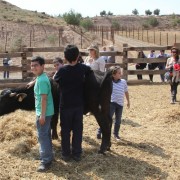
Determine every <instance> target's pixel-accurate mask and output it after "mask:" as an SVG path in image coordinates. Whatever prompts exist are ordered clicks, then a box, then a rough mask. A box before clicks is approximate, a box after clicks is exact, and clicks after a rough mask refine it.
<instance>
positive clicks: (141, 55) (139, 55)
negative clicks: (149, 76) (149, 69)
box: [136, 51, 147, 80]
mask: <svg viewBox="0 0 180 180" xmlns="http://www.w3.org/2000/svg"><path fill="white" fill-rule="evenodd" d="M138 58H146V56H145V54H144V52H143V51H139V52H138ZM146 65H147V63H137V64H136V70H138V69H141V70H142V69H144V68H146ZM137 78H138V80H140V79H143V78H142V74H137Z"/></svg>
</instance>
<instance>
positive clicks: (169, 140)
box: [0, 83, 180, 180]
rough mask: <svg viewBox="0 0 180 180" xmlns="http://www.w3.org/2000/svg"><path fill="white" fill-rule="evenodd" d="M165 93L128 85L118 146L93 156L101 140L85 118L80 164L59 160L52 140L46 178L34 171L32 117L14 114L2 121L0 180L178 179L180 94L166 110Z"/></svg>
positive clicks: (155, 88)
mask: <svg viewBox="0 0 180 180" xmlns="http://www.w3.org/2000/svg"><path fill="white" fill-rule="evenodd" d="M169 90H170V87H169V85H168V84H161V83H155V84H150V85H136V86H129V93H130V100H131V108H130V109H127V108H126V106H124V113H123V121H122V126H121V132H120V136H121V141H120V142H116V141H115V140H114V139H113V138H112V147H111V151H110V152H107V154H106V155H105V156H104V155H101V154H98V153H97V151H98V149H99V146H100V141H99V140H97V139H96V130H97V127H98V125H97V123H96V121H95V119H94V117H93V116H84V138H83V150H84V151H83V158H82V161H81V162H79V163H77V162H74V161H73V160H72V161H70V162H68V163H66V162H64V161H63V160H61V158H60V149H61V145H60V140H54V141H53V144H54V151H55V162H53V165H52V168H51V169H49V170H48V172H47V173H37V172H36V169H37V167H38V165H39V161H38V160H35V158H37V157H38V154H39V153H38V144H37V139H36V130H35V124H34V122H35V118H34V117H35V113H34V112H27V111H22V110H17V111H16V112H14V113H11V114H9V115H5V116H1V117H0V143H1V147H0V148H1V151H0V164H1V168H0V179H3V180H7V179H11V180H15V179H73V180H74V179H81V180H82V179H93V180H97V179H98V180H99V179H106V180H109V179H113V180H116V179H117V180H119V179H124V180H127V179H130V180H132V179H138V180H144V179H169V180H171V179H173V180H179V179H180V163H179V162H180V144H179V139H180V131H179V127H180V94H178V97H177V99H178V100H179V101H178V102H177V103H176V104H174V105H171V104H170V103H169V102H170V91H169ZM178 91H179V92H180V88H179V89H178ZM125 105H126V103H125ZM58 128H59V127H58Z"/></svg>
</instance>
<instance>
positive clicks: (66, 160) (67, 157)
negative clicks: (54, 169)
mask: <svg viewBox="0 0 180 180" xmlns="http://www.w3.org/2000/svg"><path fill="white" fill-rule="evenodd" d="M62 160H63V161H65V162H68V161H70V160H71V156H70V155H68V156H64V155H62Z"/></svg>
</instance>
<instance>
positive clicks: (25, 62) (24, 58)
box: [0, 44, 172, 89]
mask: <svg viewBox="0 0 180 180" xmlns="http://www.w3.org/2000/svg"><path fill="white" fill-rule="evenodd" d="M171 47H172V46H163V47H162V46H161V47H154V46H149V47H128V44H123V51H122V52H120V51H114V52H112V51H111V52H109V51H106V52H100V55H101V56H111V55H115V56H121V57H122V63H115V64H114V63H111V64H106V68H109V67H110V66H112V65H119V66H121V68H122V69H123V78H125V79H126V80H127V81H128V83H129V84H130V83H132V84H134V83H138V84H139V83H142V82H143V81H138V80H134V81H129V80H128V76H129V75H137V74H164V73H165V70H129V69H128V64H129V63H145V62H146V63H153V62H156V63H161V62H166V58H163V59H160V58H153V59H148V58H129V57H128V53H129V52H130V51H140V50H142V51H150V50H152V49H154V50H162V49H163V50H170V49H171ZM63 51H64V47H46V48H31V47H30V48H25V49H24V51H23V52H16V53H9V56H10V57H11V58H17V57H19V58H21V63H20V64H19V65H16V66H9V67H4V66H2V65H1V66H0V71H1V72H2V71H4V70H9V71H10V72H11V71H12V72H21V73H22V78H21V79H1V80H0V89H3V88H7V87H9V88H10V87H16V86H18V85H19V84H23V83H24V84H25V83H27V82H29V81H30V80H31V78H30V77H29V72H30V59H28V58H30V57H32V56H33V53H34V52H63ZM80 52H81V55H82V56H87V55H88V52H87V51H86V50H80ZM6 56H7V54H5V53H1V54H0V59H2V58H4V57H6ZM45 59H46V58H45ZM52 61H53V59H46V64H51V65H52ZM50 69H51V70H52V68H50Z"/></svg>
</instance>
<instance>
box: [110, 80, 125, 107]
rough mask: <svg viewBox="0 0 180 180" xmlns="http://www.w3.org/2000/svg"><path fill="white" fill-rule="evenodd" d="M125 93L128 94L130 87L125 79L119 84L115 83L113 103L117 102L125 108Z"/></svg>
mask: <svg viewBox="0 0 180 180" xmlns="http://www.w3.org/2000/svg"><path fill="white" fill-rule="evenodd" d="M125 92H128V86H127V82H126V80H125V79H121V80H120V81H118V82H113V90H112V94H111V102H115V103H117V104H119V105H121V106H124V95H125Z"/></svg>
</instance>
